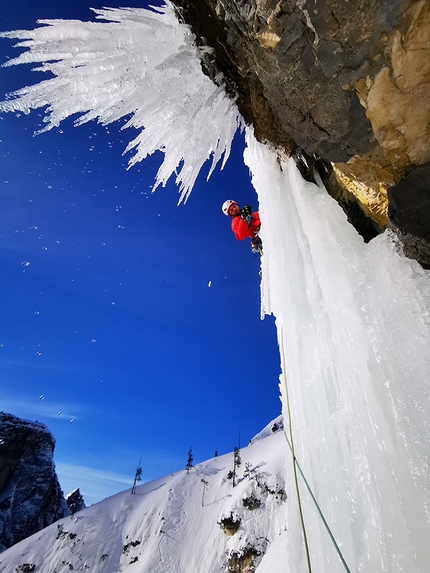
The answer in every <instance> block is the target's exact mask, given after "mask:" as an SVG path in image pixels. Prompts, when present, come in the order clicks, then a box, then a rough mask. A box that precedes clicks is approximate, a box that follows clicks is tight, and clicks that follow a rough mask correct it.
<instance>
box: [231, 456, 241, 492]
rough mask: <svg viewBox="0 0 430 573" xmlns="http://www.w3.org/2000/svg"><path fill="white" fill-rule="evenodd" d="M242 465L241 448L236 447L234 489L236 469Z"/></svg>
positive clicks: (234, 476)
mask: <svg viewBox="0 0 430 573" xmlns="http://www.w3.org/2000/svg"><path fill="white" fill-rule="evenodd" d="M241 464H242V460H241V457H240V451H239V448H238V447H237V446H236V447H235V448H234V450H233V475H232V477H233V487H235V485H236V469H237V468H238V467H239V466H240V465H241Z"/></svg>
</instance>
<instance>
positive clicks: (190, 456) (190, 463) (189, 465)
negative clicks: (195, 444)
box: [185, 447, 194, 474]
mask: <svg viewBox="0 0 430 573" xmlns="http://www.w3.org/2000/svg"><path fill="white" fill-rule="evenodd" d="M193 461H194V458H193V448H191V447H190V451H189V452H188V460H187V465H186V466H185V469H186V470H187V474H189V473H190V469H191V468H193V467H194V466H193Z"/></svg>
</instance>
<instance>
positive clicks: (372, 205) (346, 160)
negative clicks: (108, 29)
mask: <svg viewBox="0 0 430 573" xmlns="http://www.w3.org/2000/svg"><path fill="white" fill-rule="evenodd" d="M173 4H174V5H175V6H176V7H177V11H178V14H179V17H180V18H182V19H183V20H184V21H185V22H186V23H188V24H190V25H191V27H192V29H193V31H194V33H195V34H196V36H197V41H198V42H199V43H200V44H202V45H209V46H211V47H212V48H213V49H214V51H213V54H212V56H210V55H207V56H206V58H205V61H204V62H203V68H204V71H205V72H206V73H207V74H208V75H209V76H211V77H212V78H213V79H214V80H215V81H217V80H216V77H217V73H218V71H221V72H222V73H223V75H224V81H225V83H226V86H227V91H229V92H230V93H231V94H232V95H233V94H236V95H237V104H238V107H239V110H240V111H241V113H242V115H243V117H244V118H245V121H246V122H247V123H249V124H252V125H253V126H254V129H255V134H256V136H257V138H258V139H259V140H260V141H269V142H271V143H272V144H274V145H275V146H278V147H279V148H282V149H283V150H284V151H286V152H287V153H289V154H293V153H295V154H296V155H300V154H304V155H306V156H307V157H308V158H311V159H312V157H313V156H318V158H320V159H322V160H323V161H325V162H326V163H327V164H330V166H331V164H333V167H334V174H335V176H334V177H332V178H331V180H332V182H333V186H332V189H335V193H338V191H339V188H341V189H344V190H345V195H348V194H349V193H352V195H353V196H354V197H356V199H357V201H358V203H359V204H360V205H361V206H362V207H363V211H364V212H365V213H366V215H367V216H369V217H370V218H371V219H372V220H373V221H374V222H375V223H376V225H377V226H378V227H379V228H380V229H383V228H384V227H385V226H386V225H387V222H388V212H387V208H388V196H387V189H388V188H389V187H391V186H392V185H394V184H396V183H398V182H399V181H400V180H401V179H402V178H403V177H404V176H405V175H407V173H408V172H409V171H410V169H411V168H412V167H414V166H419V165H422V164H423V163H426V162H428V161H430V2H428V0H354V1H345V0H246V1H245V0H173ZM344 199H345V197H344Z"/></svg>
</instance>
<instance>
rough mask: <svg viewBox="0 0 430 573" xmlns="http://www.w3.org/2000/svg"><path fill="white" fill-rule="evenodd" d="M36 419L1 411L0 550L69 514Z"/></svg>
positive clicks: (45, 433) (47, 438)
mask: <svg viewBox="0 0 430 573" xmlns="http://www.w3.org/2000/svg"><path fill="white" fill-rule="evenodd" d="M54 447H55V441H54V438H53V436H52V434H51V433H50V431H49V430H48V428H47V427H46V426H45V425H43V424H41V423H39V422H30V421H26V420H21V419H20V418H17V417H15V416H12V415H11V414H5V413H3V412H0V551H3V550H4V549H7V548H8V547H11V546H12V545H14V544H15V543H18V542H19V541H21V540H22V539H25V538H26V537H28V536H30V535H32V534H33V533H36V532H37V531H40V530H41V529H43V528H44V527H46V526H47V525H50V524H51V523H53V522H54V521H56V520H57V519H60V518H62V517H64V516H66V515H69V514H70V511H69V509H68V507H67V504H66V501H65V499H64V497H63V493H62V491H61V488H60V485H59V483H58V479H57V475H56V473H55V466H54V462H53V453H54Z"/></svg>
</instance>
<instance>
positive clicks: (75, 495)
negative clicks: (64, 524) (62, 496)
mask: <svg viewBox="0 0 430 573" xmlns="http://www.w3.org/2000/svg"><path fill="white" fill-rule="evenodd" d="M66 503H67V507H68V508H69V509H70V511H71V512H72V513H76V512H77V511H81V509H85V508H86V505H85V501H84V498H83V497H82V494H81V491H80V489H79V488H77V489H75V490H73V491H72V492H70V493H68V494H67V495H66Z"/></svg>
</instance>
